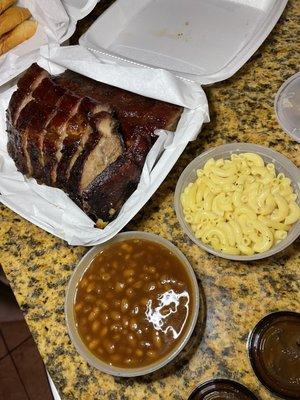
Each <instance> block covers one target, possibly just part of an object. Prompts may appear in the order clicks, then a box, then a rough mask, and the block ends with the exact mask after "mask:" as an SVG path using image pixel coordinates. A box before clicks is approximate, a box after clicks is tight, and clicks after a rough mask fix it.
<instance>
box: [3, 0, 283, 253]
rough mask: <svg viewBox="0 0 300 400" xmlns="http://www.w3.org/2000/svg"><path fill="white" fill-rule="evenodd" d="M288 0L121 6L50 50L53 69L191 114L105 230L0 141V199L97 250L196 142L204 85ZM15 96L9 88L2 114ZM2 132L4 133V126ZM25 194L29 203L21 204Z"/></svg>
mask: <svg viewBox="0 0 300 400" xmlns="http://www.w3.org/2000/svg"><path fill="white" fill-rule="evenodd" d="M64 1H68V2H69V1H73V0H64ZM75 1H76V0H75ZM77 1H78V4H81V0H77ZM286 3H287V0H260V1H259V0H209V1H208V0H185V1H181V0H117V1H116V2H115V3H114V4H113V5H112V6H111V7H110V8H109V9H108V10H107V11H106V12H105V13H104V14H103V15H101V16H100V17H99V18H98V19H97V20H96V21H95V23H94V24H93V25H92V27H91V28H90V29H89V30H88V31H87V32H86V33H85V34H84V35H83V36H82V37H81V39H80V46H70V47H58V46H56V47H55V46H54V47H53V46H49V47H48V50H47V49H46V48H44V49H43V54H42V55H43V62H46V65H45V66H46V67H47V69H48V70H50V72H52V71H51V70H52V68H53V67H54V66H55V65H60V66H62V67H64V68H69V69H73V70H75V71H76V72H78V73H81V74H83V75H86V76H89V77H91V78H93V79H96V80H99V81H102V82H105V83H108V84H112V85H115V86H118V87H122V88H123V89H126V90H130V91H132V92H136V93H139V94H142V95H144V96H149V97H154V98H157V99H159V100H163V101H169V102H171V103H172V102H173V103H175V104H179V105H182V106H183V107H185V111H184V114H183V116H182V117H181V120H180V122H179V125H178V127H177V130H176V132H175V135H173V134H170V133H168V132H166V131H161V132H160V134H161V136H160V138H159V139H158V140H157V142H156V144H155V145H154V147H153V149H152V150H151V151H150V153H149V155H148V157H147V160H146V163H145V166H144V169H143V173H142V177H141V181H140V184H139V186H138V188H137V190H136V191H135V192H134V193H133V194H132V195H131V196H130V198H129V199H128V200H127V201H126V203H125V204H124V206H123V207H122V210H121V212H120V214H119V215H118V217H117V218H116V219H115V220H114V221H112V222H111V223H109V224H108V226H106V228H105V229H103V230H100V229H96V228H94V225H93V222H92V221H91V220H90V219H89V218H88V217H87V216H86V215H85V214H84V213H83V212H82V211H81V210H80V209H79V208H78V207H77V206H75V204H74V203H73V202H71V200H70V199H69V198H68V197H67V195H66V194H65V193H63V192H62V191H61V190H59V189H54V188H49V187H47V186H44V185H38V184H37V183H36V181H35V180H34V179H27V178H24V177H23V176H22V175H21V174H20V173H18V172H17V171H16V170H15V167H14V165H13V163H12V160H11V159H10V158H9V156H8V155H7V151H6V143H5V138H3V139H2V140H0V171H1V172H0V189H1V190H0V192H2V195H0V201H2V202H3V203H4V204H5V205H7V206H8V207H10V208H11V209H12V210H14V211H15V212H17V213H19V214H20V215H22V216H23V217H25V218H26V219H28V220H29V221H31V222H33V223H34V224H36V225H38V226H40V227H42V228H43V229H45V230H46V231H48V232H50V233H52V234H54V235H56V236H58V237H60V238H63V239H65V240H67V241H68V243H70V244H73V245H85V246H92V245H95V244H98V243H103V242H105V241H107V240H109V239H110V238H112V237H113V236H115V235H116V234H117V233H118V232H119V231H120V230H121V229H122V228H123V227H124V226H125V225H126V224H127V223H128V222H129V221H130V220H131V219H132V218H133V216H134V215H135V214H136V213H137V212H138V211H139V210H140V209H141V208H142V207H143V205H144V204H145V203H146V202H147V201H148V200H149V199H150V197H151V196H152V195H153V193H154V192H155V191H156V190H157V188H158V187H159V185H160V184H161V183H162V181H163V180H164V179H165V177H166V176H167V174H168V172H169V171H170V170H171V168H172V167H173V165H174V164H175V162H176V160H177V159H178V158H179V157H180V155H181V153H182V152H183V151H184V149H185V147H186V146H187V144H188V142H189V141H190V140H193V139H195V137H196V136H197V134H198V133H199V131H200V128H201V125H202V123H203V122H205V121H208V116H207V103H206V100H205V95H204V93H203V92H202V89H201V87H200V85H199V83H202V84H210V83H213V82H217V81H219V80H222V79H226V78H228V77H230V76H231V75H232V74H233V73H235V72H236V71H237V70H238V69H239V68H240V67H241V66H242V65H243V64H244V63H245V61H246V60H247V59H248V58H249V57H250V56H251V55H252V54H253V53H254V52H255V50H256V49H257V48H258V47H259V45H260V44H261V43H262V42H263V41H264V39H265V38H266V37H267V35H268V33H269V32H270V31H271V30H272V28H273V27H274V25H275V24H276V21H277V20H278V18H279V16H280V15H281V13H282V11H283V9H284V7H285V5H286ZM47 60H48V61H47ZM9 90H12V89H5V91H4V92H3V98H5V99H4V101H3V102H2V108H1V107H0V112H2V114H1V115H3V118H4V115H5V114H3V112H4V109H5V107H7V102H8V99H9V96H10V95H11V92H9ZM0 92H1V90H0ZM0 106H1V95H0ZM3 122H4V119H3ZM0 128H1V121H0ZM1 130H5V127H4V124H2V129H1ZM1 153H2V156H3V165H2V170H1ZM3 193H4V194H3ZM20 196H22V199H24V200H25V201H22V202H20Z"/></svg>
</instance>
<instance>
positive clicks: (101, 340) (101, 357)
mask: <svg viewBox="0 0 300 400" xmlns="http://www.w3.org/2000/svg"><path fill="white" fill-rule="evenodd" d="M199 304H200V299H199V287H198V284H197V280H196V277H195V273H194V271H193V269H192V267H191V265H190V263H189V262H188V260H187V259H186V257H185V256H184V255H183V254H182V252H181V251H180V250H179V249H178V248H177V247H176V246H174V245H173V244H172V243H171V242H169V241H168V240H166V239H163V238H162V237H160V236H157V235H154V234H150V233H146V232H126V233H121V234H119V235H117V236H116V237H115V238H114V239H112V240H110V241H109V242H107V243H104V244H101V245H98V246H95V247H93V248H92V249H91V250H90V251H88V253H87V254H86V255H85V256H84V257H83V258H82V259H81V260H80V262H79V263H78V265H77V267H76V269H75V270H74V273H73V275H72V276H71V279H70V282H69V284H68V288H67V292H66V301H65V315H66V323H67V327H68V331H69V335H70V338H71V340H72V342H73V344H74V345H75V347H76V349H77V351H78V352H79V354H80V355H81V356H82V357H83V358H84V359H85V360H86V361H87V362H88V363H89V364H90V365H92V366H94V367H95V368H97V369H99V370H101V371H102V372H105V373H108V374H111V375H114V376H125V377H131V376H139V375H145V374H148V373H151V372H153V371H156V370H157V369H159V368H161V367H163V366H164V365H166V364H168V363H169V362H170V361H171V360H173V359H174V358H175V357H176V356H177V355H178V354H179V353H180V351H181V350H182V349H183V348H184V347H185V345H186V344H187V342H188V340H189V339H190V336H191V334H192V332H193V330H194V327H195V325H196V322H197V318H198V313H199Z"/></svg>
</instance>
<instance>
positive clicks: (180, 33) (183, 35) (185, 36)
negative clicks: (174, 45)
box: [152, 21, 192, 42]
mask: <svg viewBox="0 0 300 400" xmlns="http://www.w3.org/2000/svg"><path fill="white" fill-rule="evenodd" d="M189 25H190V22H189V21H184V23H183V25H182V27H180V28H179V29H178V30H176V31H173V32H171V31H170V30H168V28H162V29H159V30H155V31H153V32H152V33H153V34H154V36H158V37H169V38H171V39H181V40H184V41H185V42H189V41H190V40H192V36H191V35H190V34H189V33H188V32H186V29H187V27H188V26H189Z"/></svg>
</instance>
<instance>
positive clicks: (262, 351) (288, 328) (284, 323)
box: [248, 311, 300, 400]
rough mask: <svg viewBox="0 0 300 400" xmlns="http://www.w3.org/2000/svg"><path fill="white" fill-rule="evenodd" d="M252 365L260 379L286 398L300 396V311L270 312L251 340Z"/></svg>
mask: <svg viewBox="0 0 300 400" xmlns="http://www.w3.org/2000/svg"><path fill="white" fill-rule="evenodd" d="M248 352H249V357H250V361H251V364H252V368H253V370H254V372H255V374H256V376H257V378H258V379H259V380H260V382H261V383H262V384H263V385H264V386H265V387H266V388H267V389H268V390H269V391H270V392H271V393H272V394H274V395H277V396H279V397H282V398H283V399H285V400H296V399H297V400H299V399H300V314H299V313H296V312H292V311H279V312H275V313H272V314H269V315H267V316H266V317H264V318H263V319H262V320H260V321H259V322H258V324H257V325H256V326H255V327H254V329H253V331H252V332H251V333H250V335H249V339H248Z"/></svg>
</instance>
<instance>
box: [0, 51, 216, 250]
mask: <svg viewBox="0 0 300 400" xmlns="http://www.w3.org/2000/svg"><path fill="white" fill-rule="evenodd" d="M76 47H78V48H77V49H76V51H75V52H76V55H75V52H74V47H71V48H68V47H65V48H60V49H59V52H58V53H57V52H56V53H55V57H54V58H53V59H54V62H55V64H60V65H62V66H64V67H67V66H68V65H66V64H67V62H65V59H66V58H68V57H69V58H70V51H72V69H74V70H77V71H78V72H81V71H82V65H84V59H85V57H86V60H87V61H88V65H89V69H88V75H89V76H91V75H92V77H93V78H94V79H98V80H100V81H103V80H104V81H105V82H106V83H109V84H112V85H115V86H119V85H117V83H120V82H122V79H121V77H124V82H126V86H130V80H132V88H131V87H129V88H128V89H129V90H130V89H131V90H132V91H136V92H138V93H140V94H145V93H147V95H148V94H149V87H148V86H147V82H149V80H150V78H151V79H152V80H153V82H155V81H156V80H159V81H160V84H159V85H160V88H161V89H160V90H158V87H159V86H156V87H155V96H153V97H156V98H165V97H166V94H165V92H162V91H163V90H164V89H165V88H166V87H168V95H169V98H170V99H172V102H173V103H176V104H182V102H186V101H189V102H190V103H189V104H190V105H192V106H193V107H194V108H193V109H188V108H185V110H184V112H183V114H182V116H181V119H180V121H179V124H178V127H177V130H176V132H175V133H171V132H167V131H163V130H162V131H159V132H157V133H158V134H159V138H158V140H157V141H156V143H155V145H154V146H153V147H152V149H151V151H150V153H149V154H148V156H147V159H146V163H145V166H144V168H143V172H142V176H141V180H140V183H139V185H138V188H137V189H136V191H135V192H134V193H133V194H132V195H131V196H130V198H129V199H128V200H127V201H126V203H125V204H124V206H123V207H122V209H121V211H120V213H119V215H118V216H117V218H116V219H115V220H113V221H112V222H111V223H109V224H108V225H107V226H106V227H105V229H102V230H100V229H96V228H94V223H93V221H92V220H91V219H90V218H88V217H87V216H86V215H85V214H84V213H83V212H82V211H81V210H80V209H79V208H78V207H77V206H76V205H75V204H74V203H73V202H72V201H71V200H70V199H69V198H68V196H67V195H66V194H65V193H64V192H62V191H61V190H59V189H55V188H50V187H47V186H45V185H38V184H37V183H36V181H35V180H34V179H27V178H24V177H23V176H22V174H21V173H19V172H18V171H17V170H16V168H15V166H14V163H13V162H12V160H11V158H10V157H9V155H8V154H7V151H6V133H5V122H4V121H5V110H6V108H7V105H8V101H9V98H10V96H11V93H12V92H13V91H14V90H15V87H13V88H10V89H8V90H6V91H5V92H4V93H3V94H2V95H1V98H0V118H1V122H0V130H1V136H0V193H1V195H0V201H1V202H2V203H3V204H5V205H6V206H7V207H9V208H11V209H12V210H13V211H15V212H16V213H18V214H20V215H21V216H22V217H24V218H26V219H28V220H29V221H31V222H32V223H34V224H36V225H38V226H39V227H41V228H42V229H44V230H46V231H47V232H50V233H52V234H54V235H56V236H58V237H60V238H62V239H64V240H66V241H67V242H68V243H69V244H71V245H84V246H93V245H96V244H99V243H103V242H105V241H107V240H109V239H111V238H112V237H113V236H115V235H116V234H117V233H118V232H119V231H120V230H121V229H122V228H123V227H124V226H125V225H126V224H127V223H128V222H129V221H130V220H131V219H132V218H133V217H134V215H135V214H136V213H137V212H138V211H139V210H140V209H141V208H142V207H143V205H144V204H145V203H146V202H147V201H148V200H149V198H150V197H151V196H152V194H153V193H154V192H155V191H156V189H157V188H158V187H159V185H160V184H161V183H162V182H163V180H164V179H165V177H166V175H167V174H168V173H169V171H170V170H171V168H172V167H173V165H174V164H175V162H176V161H177V159H178V158H179V156H180V154H181V153H182V151H183V150H184V148H185V147H186V145H187V144H188V142H189V141H191V140H194V139H195V138H196V137H197V135H198V133H199V131H200V129H201V126H202V124H203V122H204V121H207V120H208V105H207V100H206V97H205V94H204V92H203V91H202V89H201V88H200V86H198V85H196V84H192V83H188V82H184V84H182V81H180V79H178V80H177V79H176V78H175V79H174V77H173V76H172V79H171V80H170V77H169V76H168V75H169V73H163V74H162V73H161V71H160V70H151V71H150V70H148V69H141V70H138V71H137V69H136V68H134V69H133V68H131V67H128V68H125V67H122V68H120V67H118V66H117V65H115V66H114V68H113V73H112V74H111V75H110V76H109V74H108V66H107V64H103V63H101V61H99V60H98V59H96V58H94V59H93V60H91V59H90V53H89V52H87V53H88V54H87V53H86V50H85V49H82V48H80V46H76ZM70 49H71V50H70ZM52 50H53V49H52ZM45 51H46V50H45V49H43V52H45ZM47 51H48V52H49V49H47ZM58 54H59V56H58ZM48 55H49V53H48ZM64 57H65V58H64ZM76 57H77V59H76ZM83 57H84V58H83ZM69 58H68V59H69ZM40 61H41V64H42V65H43V66H48V67H50V69H51V71H55V70H57V71H59V70H61V69H59V68H58V69H57V68H56V65H55V64H51V61H50V59H48V60H46V59H45V58H42V59H41V60H40ZM69 61H70V60H69ZM69 61H68V62H69ZM137 72H138V73H137ZM137 75H138V78H137ZM155 75H156V76H155ZM109 77H110V81H109V82H108V80H109ZM134 78H135V79H134ZM190 85H191V86H190ZM194 85H196V86H194ZM190 93H193V96H192V97H191V96H190ZM169 101H170V100H169ZM197 102H198V103H197ZM182 105H184V104H182Z"/></svg>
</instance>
